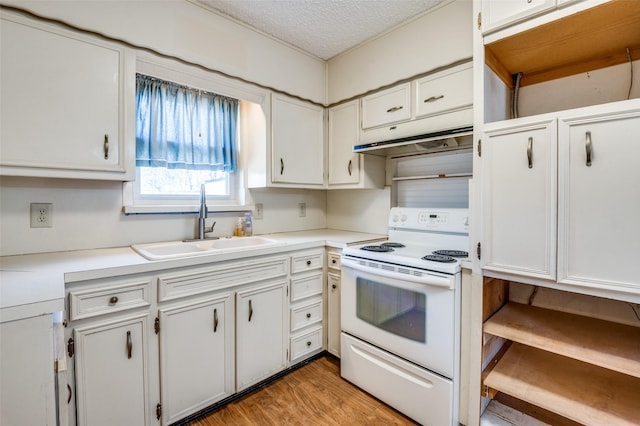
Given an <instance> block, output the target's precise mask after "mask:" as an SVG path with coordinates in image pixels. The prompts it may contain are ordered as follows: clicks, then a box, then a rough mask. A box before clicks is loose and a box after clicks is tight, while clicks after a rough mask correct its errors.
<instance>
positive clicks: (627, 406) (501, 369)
mask: <svg viewBox="0 0 640 426" xmlns="http://www.w3.org/2000/svg"><path fill="white" fill-rule="evenodd" d="M484 385H485V386H487V387H489V388H491V389H494V390H496V391H499V392H503V393H505V394H508V395H511V396H513V397H515V398H518V399H521V400H523V401H527V402H529V403H531V404H534V405H536V406H538V407H540V408H543V409H545V410H549V411H551V412H554V413H557V414H559V415H561V416H563V417H566V418H568V419H571V420H574V421H577V422H579V423H583V424H589V425H596V424H597V425H616V426H621V425H635V426H637V425H638V420H639V419H640V400H639V399H638V398H639V395H640V379H638V378H636V377H631V376H629V375H626V374H621V373H618V372H615V371H611V370H608V369H605V368H602V367H597V366H594V365H591V364H588V363H585V362H581V361H576V360H574V359H571V358H567V357H564V356H560V355H556V354H552V353H550V352H547V351H544V350H540V349H536V348H532V347H529V346H525V345H522V344H519V343H513V344H512V345H511V347H510V348H509V349H508V350H507V352H506V353H505V355H504V356H503V357H502V359H500V361H499V362H498V363H497V365H496V366H495V367H494V369H493V370H492V371H491V373H489V374H488V375H487V377H486V378H485V379H484Z"/></svg>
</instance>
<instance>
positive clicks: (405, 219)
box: [401, 214, 407, 222]
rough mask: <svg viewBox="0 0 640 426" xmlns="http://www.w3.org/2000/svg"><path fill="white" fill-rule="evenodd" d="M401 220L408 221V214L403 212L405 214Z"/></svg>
mask: <svg viewBox="0 0 640 426" xmlns="http://www.w3.org/2000/svg"><path fill="white" fill-rule="evenodd" d="M401 220H402V222H406V221H407V215H406V214H403V215H402V219H401Z"/></svg>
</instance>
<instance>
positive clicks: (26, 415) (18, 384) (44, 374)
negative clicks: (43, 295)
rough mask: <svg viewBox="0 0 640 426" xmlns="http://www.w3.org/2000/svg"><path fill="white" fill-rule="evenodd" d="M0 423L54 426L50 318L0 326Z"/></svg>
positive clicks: (51, 322)
mask: <svg viewBox="0 0 640 426" xmlns="http://www.w3.org/2000/svg"><path fill="white" fill-rule="evenodd" d="M0 348H2V354H0V377H1V379H0V424H2V425H7V426H10V425H43V426H44V425H48V426H54V425H55V424H56V407H55V399H56V389H55V383H54V375H53V360H54V353H53V318H52V315H51V314H49V315H41V316H38V317H33V318H27V319H21V320H17V321H9V322H4V323H2V324H0Z"/></svg>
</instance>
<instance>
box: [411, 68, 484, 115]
mask: <svg viewBox="0 0 640 426" xmlns="http://www.w3.org/2000/svg"><path fill="white" fill-rule="evenodd" d="M415 91H416V95H415V98H414V99H415V115H416V117H427V116H432V115H438V114H442V113H445V112H448V111H455V110H459V109H463V108H469V107H471V106H472V105H473V64H472V63H471V62H468V63H466V64H463V65H460V66H457V67H454V68H451V69H450V70H447V71H444V72H442V73H438V74H434V75H429V76H427V77H423V78H421V79H418V80H416V82H415Z"/></svg>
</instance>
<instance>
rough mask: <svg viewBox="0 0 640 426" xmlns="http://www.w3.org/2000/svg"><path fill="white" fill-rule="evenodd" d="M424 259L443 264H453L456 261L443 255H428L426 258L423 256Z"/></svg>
mask: <svg viewBox="0 0 640 426" xmlns="http://www.w3.org/2000/svg"><path fill="white" fill-rule="evenodd" d="M422 259H423V260H431V261H432V262H441V263H452V262H455V261H456V259H455V257H451V256H445V255H443V254H428V255H426V256H423V257H422Z"/></svg>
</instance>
